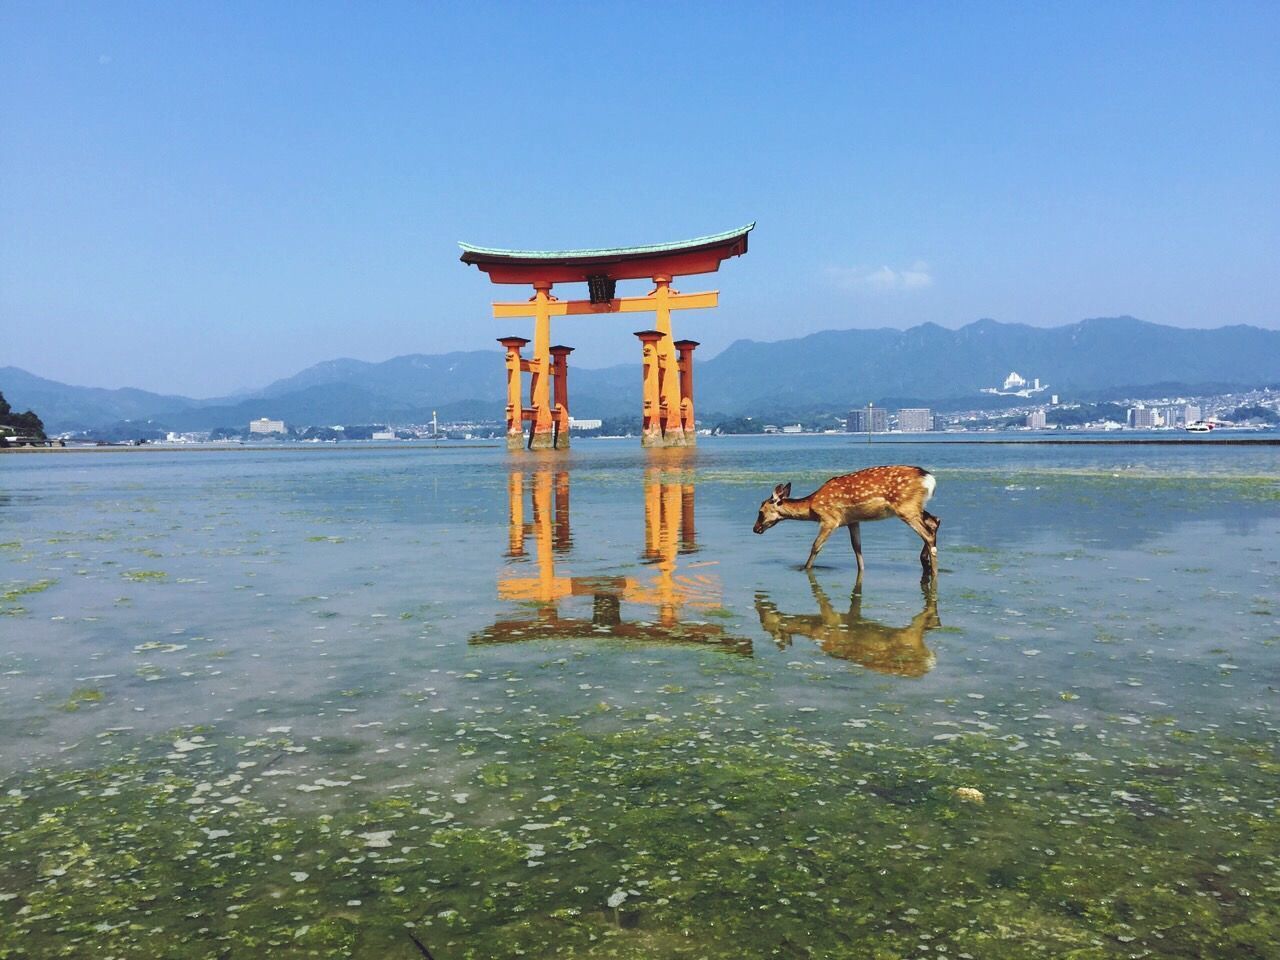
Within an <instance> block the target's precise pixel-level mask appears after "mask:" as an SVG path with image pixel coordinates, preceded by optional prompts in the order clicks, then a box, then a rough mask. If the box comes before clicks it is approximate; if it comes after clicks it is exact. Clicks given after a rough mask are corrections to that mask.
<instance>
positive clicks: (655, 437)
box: [636, 330, 666, 447]
mask: <svg viewBox="0 0 1280 960" xmlns="http://www.w3.org/2000/svg"><path fill="white" fill-rule="evenodd" d="M636 336H637V337H639V338H640V343H641V344H642V348H643V353H642V355H641V356H642V359H641V372H642V380H641V390H640V446H642V447H662V446H666V444H665V443H664V442H663V438H662V396H661V394H660V393H659V377H660V376H661V373H662V355H661V354H660V353H659V348H658V344H659V343H660V342H661V341H662V336H663V334H662V331H661V330H637V331H636Z"/></svg>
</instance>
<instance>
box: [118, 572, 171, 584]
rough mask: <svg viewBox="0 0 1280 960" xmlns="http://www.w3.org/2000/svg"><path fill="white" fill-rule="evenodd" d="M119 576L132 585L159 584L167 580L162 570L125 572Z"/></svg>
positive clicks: (167, 576) (166, 575)
mask: <svg viewBox="0 0 1280 960" xmlns="http://www.w3.org/2000/svg"><path fill="white" fill-rule="evenodd" d="M120 576H122V577H124V578H125V579H126V580H129V581H131V582H133V583H159V582H161V581H163V580H167V579H168V578H169V575H168V574H167V573H165V572H164V571H163V570H125V571H124V572H122V573H121V574H120Z"/></svg>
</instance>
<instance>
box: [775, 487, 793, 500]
mask: <svg viewBox="0 0 1280 960" xmlns="http://www.w3.org/2000/svg"><path fill="white" fill-rule="evenodd" d="M789 496H791V484H790V483H780V484H778V485H777V486H776V487H774V488H773V499H774V502H775V503H776V502H777V501H779V500H782V499H785V498H786V497H789Z"/></svg>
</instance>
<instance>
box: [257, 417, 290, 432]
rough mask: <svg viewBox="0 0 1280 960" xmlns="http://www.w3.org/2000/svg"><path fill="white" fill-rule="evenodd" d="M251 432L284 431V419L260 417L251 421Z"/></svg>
mask: <svg viewBox="0 0 1280 960" xmlns="http://www.w3.org/2000/svg"><path fill="white" fill-rule="evenodd" d="M249 432H250V433H284V421H283V420H268V419H267V418H266V417H260V418H259V419H257V420H250V421H249Z"/></svg>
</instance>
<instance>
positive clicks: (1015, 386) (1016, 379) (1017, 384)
mask: <svg viewBox="0 0 1280 960" xmlns="http://www.w3.org/2000/svg"><path fill="white" fill-rule="evenodd" d="M1039 382H1040V381H1039V380H1037V381H1036V383H1039ZM1026 385H1027V381H1026V380H1025V379H1023V378H1022V377H1020V376H1018V372H1017V371H1016V370H1014V371H1012V372H1010V374H1009V375H1008V376H1007V377H1005V378H1004V386H1003V387H1001V388H1000V389H1002V390H1021V389H1022V388H1023V387H1025V386H1026Z"/></svg>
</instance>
